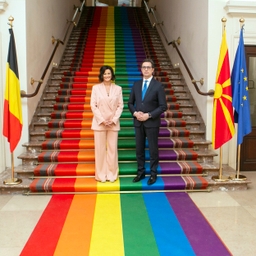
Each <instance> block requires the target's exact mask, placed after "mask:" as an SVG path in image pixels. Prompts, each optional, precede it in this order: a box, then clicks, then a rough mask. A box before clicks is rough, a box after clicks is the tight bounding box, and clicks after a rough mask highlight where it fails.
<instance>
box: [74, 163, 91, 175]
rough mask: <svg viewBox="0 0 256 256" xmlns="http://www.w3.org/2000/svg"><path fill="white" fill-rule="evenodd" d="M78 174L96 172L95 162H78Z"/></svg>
mask: <svg viewBox="0 0 256 256" xmlns="http://www.w3.org/2000/svg"><path fill="white" fill-rule="evenodd" d="M76 174H77V175H92V176H94V174H95V164H78V165H77V167H76Z"/></svg>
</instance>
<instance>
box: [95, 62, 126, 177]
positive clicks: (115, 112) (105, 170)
mask: <svg viewBox="0 0 256 256" xmlns="http://www.w3.org/2000/svg"><path fill="white" fill-rule="evenodd" d="M99 80H100V82H101V83H100V84H96V85H94V86H93V87H92V94H91V109H92V112H93V119H92V127H91V128H92V130H94V145H95V179H96V180H98V181H101V182H105V181H107V180H109V181H110V182H114V181H115V180H116V179H117V176H118V153H117V140H118V131H119V130H120V122H119V119H120V116H121V114H122V111H123V107H124V104H123V95H122V88H121V86H119V85H116V84H114V83H113V82H112V81H113V80H115V74H114V71H113V69H112V67H110V66H102V67H101V68H100V74H99Z"/></svg>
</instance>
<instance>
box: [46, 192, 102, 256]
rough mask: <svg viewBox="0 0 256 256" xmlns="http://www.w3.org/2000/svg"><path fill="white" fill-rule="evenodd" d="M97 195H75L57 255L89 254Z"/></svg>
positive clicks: (57, 248) (58, 245)
mask: <svg viewBox="0 0 256 256" xmlns="http://www.w3.org/2000/svg"><path fill="white" fill-rule="evenodd" d="M96 197H97V196H96V195H86V196H85V195H75V196H74V198H73V201H72V204H71V206H70V209H69V212H68V215H67V218H66V221H65V224H64V226H63V229H62V232H61V235H60V238H59V241H58V244H57V247H56V249H55V253H54V255H55V256H58V255H59V256H65V255H67V256H70V255H88V254H89V248H90V241H91V232H92V225H93V218H94V210H95V204H96ZM53 228H54V227H53ZM42 246H43V245H42Z"/></svg>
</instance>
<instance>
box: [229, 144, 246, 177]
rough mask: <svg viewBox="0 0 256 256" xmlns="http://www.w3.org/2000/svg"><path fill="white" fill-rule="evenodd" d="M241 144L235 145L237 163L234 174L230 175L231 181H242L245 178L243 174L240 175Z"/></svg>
mask: <svg viewBox="0 0 256 256" xmlns="http://www.w3.org/2000/svg"><path fill="white" fill-rule="evenodd" d="M240 156H241V144H239V145H238V147H237V164H236V176H235V177H231V179H232V180H233V181H243V180H247V178H246V176H245V175H240V159H241V157H240Z"/></svg>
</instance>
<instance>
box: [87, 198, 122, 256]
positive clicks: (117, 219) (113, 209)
mask: <svg viewBox="0 0 256 256" xmlns="http://www.w3.org/2000/svg"><path fill="white" fill-rule="evenodd" d="M89 255H90V256H101V255H110V256H123V255H124V244H123V231H122V219H121V205H120V195H110V194H107V195H97V200H96V208H95V213H94V222H93V229H92V236H91V247H90V253H89Z"/></svg>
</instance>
